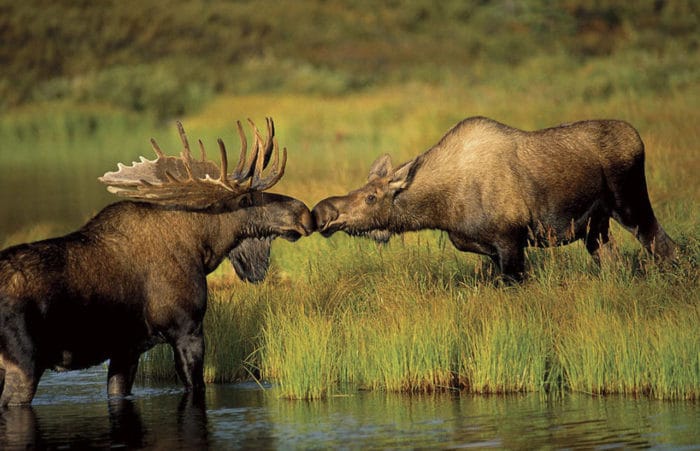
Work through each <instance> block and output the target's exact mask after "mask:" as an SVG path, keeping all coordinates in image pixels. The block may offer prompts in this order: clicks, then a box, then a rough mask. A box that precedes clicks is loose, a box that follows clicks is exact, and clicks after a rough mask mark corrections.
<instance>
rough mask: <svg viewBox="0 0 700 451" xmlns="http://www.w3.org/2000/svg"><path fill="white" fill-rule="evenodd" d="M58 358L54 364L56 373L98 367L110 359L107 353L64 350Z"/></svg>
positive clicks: (59, 353) (58, 354)
mask: <svg viewBox="0 0 700 451" xmlns="http://www.w3.org/2000/svg"><path fill="white" fill-rule="evenodd" d="M56 357H57V358H56V360H55V361H54V362H52V363H53V365H52V368H53V370H54V371H69V370H81V369H84V368H89V367H91V366H95V365H98V364H100V363H102V362H104V361H105V360H107V359H108V358H109V356H108V355H107V353H105V352H99V351H86V350H78V351H76V350H74V349H63V350H61V351H59V352H58V353H57V355H56Z"/></svg>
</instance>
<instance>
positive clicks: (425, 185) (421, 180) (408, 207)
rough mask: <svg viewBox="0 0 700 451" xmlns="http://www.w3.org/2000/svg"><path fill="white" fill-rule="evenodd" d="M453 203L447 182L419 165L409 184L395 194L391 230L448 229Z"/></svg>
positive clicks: (427, 168)
mask: <svg viewBox="0 0 700 451" xmlns="http://www.w3.org/2000/svg"><path fill="white" fill-rule="evenodd" d="M453 208H454V203H453V202H452V199H451V190H450V189H449V183H447V182H446V181H444V180H441V179H436V178H435V177H434V174H432V173H431V171H430V168H429V167H426V166H425V165H422V166H421V167H420V168H419V169H418V170H417V171H416V173H415V175H414V177H413V180H412V181H411V184H410V185H409V186H408V187H407V188H406V189H405V190H403V191H401V192H400V193H398V194H397V195H396V198H395V199H394V208H393V209H392V215H391V218H390V219H389V221H390V224H391V225H392V227H393V229H394V231H395V232H399V233H400V232H408V231H416V230H422V229H441V230H448V229H449V225H450V224H449V217H450V216H451V210H452V209H453Z"/></svg>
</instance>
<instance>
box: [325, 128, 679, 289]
mask: <svg viewBox="0 0 700 451" xmlns="http://www.w3.org/2000/svg"><path fill="white" fill-rule="evenodd" d="M313 215H314V218H315V220H316V225H317V230H319V231H320V232H321V233H322V234H323V235H325V236H330V235H331V234H333V233H334V232H336V231H339V230H342V231H345V232H346V233H348V234H350V235H364V236H369V237H371V238H374V239H376V240H379V241H386V240H388V239H389V238H390V237H391V235H392V234H396V233H402V232H407V231H415V230H421V229H438V230H443V231H445V232H447V233H448V235H449V237H450V240H451V241H452V243H453V244H454V245H455V247H456V248H457V249H459V250H462V251H467V252H475V253H478V254H484V255H487V256H489V257H491V258H492V259H493V261H494V262H495V263H496V264H497V265H498V266H499V267H500V269H501V270H502V272H503V274H504V275H505V276H506V277H507V278H511V279H516V280H518V279H521V278H522V277H523V273H524V269H525V258H524V248H525V247H526V246H528V245H534V246H552V245H561V244H567V243H570V242H572V241H576V240H579V239H581V240H584V242H585V245H586V248H587V249H588V251H589V252H590V253H591V255H593V257H594V258H597V257H598V252H599V249H600V246H601V245H602V244H604V243H606V242H607V241H608V228H609V221H610V218H613V219H615V220H616V221H617V222H619V223H620V224H621V225H622V226H623V227H625V228H626V229H627V230H629V231H630V232H632V233H633V234H634V235H635V236H636V237H637V239H639V241H640V242H641V243H642V245H643V246H644V247H645V248H646V249H647V250H648V251H650V252H652V253H653V254H655V255H656V256H658V257H660V258H663V259H673V258H674V252H675V244H674V243H673V241H672V240H671V238H669V236H668V235H667V234H666V232H665V231H664V229H663V228H662V227H661V225H660V224H659V222H658V221H657V220H656V217H655V216H654V211H653V210H652V207H651V203H650V201H649V195H648V193H647V185H646V179H645V175H644V144H643V143H642V140H641V138H640V136H639V134H638V133H637V131H636V130H635V129H634V128H633V127H632V126H631V125H629V124H628V123H626V122H623V121H618V120H589V121H581V122H576V123H571V124H563V125H560V126H557V127H553V128H548V129H544V130H538V131H523V130H518V129H516V128H512V127H509V126H507V125H504V124H501V123H499V122H496V121H494V120H491V119H487V118H484V117H472V118H468V119H465V120H463V121H462V122H460V123H458V124H457V125H456V126H455V127H453V128H452V129H451V130H450V131H448V132H447V134H446V135H445V136H443V137H442V139H441V140H440V141H439V142H438V143H437V144H436V145H435V146H433V147H431V148H430V149H428V150H427V151H425V152H424V153H422V154H420V155H418V156H417V157H416V158H414V159H412V160H411V161H408V162H407V163H404V164H402V165H400V166H398V167H396V168H394V167H393V166H392V164H391V159H390V157H389V156H388V155H384V156H381V157H379V158H378V159H377V160H376V161H375V162H374V164H373V165H372V167H371V169H370V172H369V178H368V181H367V183H366V184H365V185H364V186H362V187H360V188H358V189H356V190H354V191H351V192H350V193H348V194H346V195H345V196H336V197H329V198H327V199H324V200H322V201H321V202H319V203H318V204H317V205H316V206H315V207H314V208H313Z"/></svg>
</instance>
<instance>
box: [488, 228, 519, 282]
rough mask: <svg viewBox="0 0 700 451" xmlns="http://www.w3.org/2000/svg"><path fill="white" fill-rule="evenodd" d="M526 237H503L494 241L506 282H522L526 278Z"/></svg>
mask: <svg viewBox="0 0 700 451" xmlns="http://www.w3.org/2000/svg"><path fill="white" fill-rule="evenodd" d="M524 243H525V239H524V237H523V238H521V239H517V238H516V239H510V238H508V239H502V240H500V241H498V242H497V243H494V247H495V248H496V256H497V257H492V258H493V260H494V261H496V262H498V266H499V267H500V268H501V273H502V274H503V277H504V279H505V281H506V282H509V283H510V282H516V283H519V282H522V281H523V279H524V278H525V244H524Z"/></svg>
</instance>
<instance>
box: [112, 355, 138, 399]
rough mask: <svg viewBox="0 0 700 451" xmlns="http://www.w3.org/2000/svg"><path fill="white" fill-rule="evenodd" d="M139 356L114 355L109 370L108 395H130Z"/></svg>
mask: <svg viewBox="0 0 700 451" xmlns="http://www.w3.org/2000/svg"><path fill="white" fill-rule="evenodd" d="M138 365H139V356H138V355H136V356H126V355H121V356H114V357H112V358H111V359H110V360H109V370H108V372H107V394H108V396H110V397H112V396H128V395H130V394H131V387H133V385H134V379H135V378H136V370H137V369H138Z"/></svg>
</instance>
